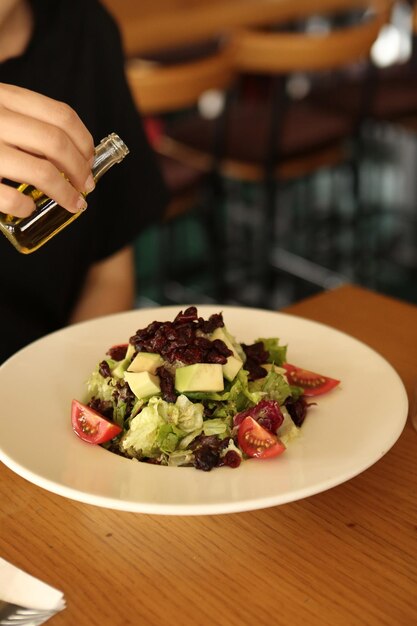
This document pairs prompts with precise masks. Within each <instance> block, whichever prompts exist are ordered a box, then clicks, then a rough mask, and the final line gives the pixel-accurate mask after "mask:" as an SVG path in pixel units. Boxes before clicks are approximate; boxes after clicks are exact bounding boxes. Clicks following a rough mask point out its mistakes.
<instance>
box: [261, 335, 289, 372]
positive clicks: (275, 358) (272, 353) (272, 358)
mask: <svg viewBox="0 0 417 626" xmlns="http://www.w3.org/2000/svg"><path fill="white" fill-rule="evenodd" d="M258 341H262V343H263V344H264V346H265V350H267V351H268V352H269V358H268V363H275V365H282V364H283V363H285V361H286V358H287V346H280V345H279V339H278V338H277V337H270V338H268V339H264V338H260V339H257V340H256V341H254V343H257V342H258Z"/></svg>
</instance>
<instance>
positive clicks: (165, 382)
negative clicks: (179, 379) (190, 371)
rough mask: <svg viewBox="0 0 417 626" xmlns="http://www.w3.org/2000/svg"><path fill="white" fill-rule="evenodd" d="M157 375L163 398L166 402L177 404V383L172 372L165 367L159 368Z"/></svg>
mask: <svg viewBox="0 0 417 626" xmlns="http://www.w3.org/2000/svg"><path fill="white" fill-rule="evenodd" d="M156 373H157V374H158V376H159V380H160V383H161V393H162V398H163V399H164V400H165V402H175V401H176V399H177V394H176V393H175V382H174V377H173V375H172V374H171V372H170V371H169V370H168V369H167V368H166V367H164V366H161V367H158V369H157V370H156Z"/></svg>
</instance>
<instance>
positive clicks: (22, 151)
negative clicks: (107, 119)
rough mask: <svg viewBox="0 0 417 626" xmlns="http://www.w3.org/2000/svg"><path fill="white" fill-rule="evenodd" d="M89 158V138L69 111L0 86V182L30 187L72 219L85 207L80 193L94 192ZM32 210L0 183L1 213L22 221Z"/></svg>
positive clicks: (53, 102) (60, 104) (30, 204)
mask: <svg viewBox="0 0 417 626" xmlns="http://www.w3.org/2000/svg"><path fill="white" fill-rule="evenodd" d="M93 153H94V144H93V139H92V137H91V135H90V133H89V132H88V130H87V129H86V127H85V126H84V124H83V123H82V122H81V120H80V118H79V117H78V115H77V114H76V113H75V111H74V110H73V109H71V108H70V107H69V106H68V105H66V104H64V103H63V102H58V101H56V100H53V99H51V98H48V97H46V96H43V95H40V94H38V93H35V92H33V91H29V90H27V89H22V88H20V87H15V86H13V85H6V84H4V83H0V181H1V179H2V178H8V179H9V180H12V181H15V182H17V183H27V184H30V185H33V186H34V187H36V188H37V189H40V190H42V191H43V192H44V193H45V194H46V195H47V196H49V197H50V198H52V199H53V200H55V202H57V203H58V204H59V205H60V206H62V207H64V208H65V209H67V210H68V211H70V212H72V213H76V212H78V211H80V210H83V209H85V207H86V206H87V204H86V202H85V198H84V196H83V195H81V193H80V192H90V191H92V190H93V189H94V181H93V178H92V175H91V165H92V162H93ZM62 173H64V174H65V176H63V175H62ZM34 208H35V204H34V202H33V200H32V199H31V198H30V197H29V196H26V195H24V194H22V193H20V192H19V191H17V189H14V188H13V187H11V186H10V185H6V184H4V183H1V182H0V211H1V212H2V213H7V214H9V215H14V216H16V217H26V216H27V215H29V214H30V213H31V212H32V211H33V210H34Z"/></svg>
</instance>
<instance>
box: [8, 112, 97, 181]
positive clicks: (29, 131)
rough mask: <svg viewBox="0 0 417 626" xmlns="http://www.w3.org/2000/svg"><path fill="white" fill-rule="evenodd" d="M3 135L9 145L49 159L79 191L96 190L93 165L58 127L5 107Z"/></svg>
mask: <svg viewBox="0 0 417 626" xmlns="http://www.w3.org/2000/svg"><path fill="white" fill-rule="evenodd" d="M0 107H1V105H0ZM0 138H1V140H2V141H3V142H5V143H6V144H8V145H9V146H15V147H18V148H19V149H20V150H24V151H25V152H29V153H31V154H34V155H38V156H41V157H43V158H45V159H48V160H49V161H50V162H51V163H52V164H53V165H55V167H56V168H57V170H58V171H60V172H65V175H66V176H67V178H68V179H69V180H70V182H71V183H72V185H73V186H74V187H75V188H76V189H78V190H79V191H82V192H88V193H89V192H90V191H92V190H93V188H94V181H93V178H92V175H91V168H90V164H89V163H88V162H87V161H86V159H85V157H84V156H83V155H82V154H81V153H80V151H79V150H78V148H77V147H76V146H75V144H74V143H73V142H72V141H71V139H70V137H69V136H68V135H67V134H66V133H65V132H64V131H63V130H61V129H60V128H58V127H57V126H53V125H52V124H49V123H47V122H40V121H39V120H37V119H33V118H28V117H27V116H25V115H22V114H20V113H15V112H14V111H9V110H8V109H5V108H3V107H1V110H0ZM25 180H26V179H25ZM26 182H27V181H26ZM30 182H33V181H30Z"/></svg>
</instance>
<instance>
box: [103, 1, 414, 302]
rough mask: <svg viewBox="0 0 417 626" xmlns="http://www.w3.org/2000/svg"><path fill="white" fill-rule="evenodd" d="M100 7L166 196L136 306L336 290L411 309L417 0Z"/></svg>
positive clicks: (286, 298)
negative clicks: (111, 21) (115, 37)
mask: <svg viewBox="0 0 417 626" xmlns="http://www.w3.org/2000/svg"><path fill="white" fill-rule="evenodd" d="M104 4H105V5H106V6H107V8H108V9H109V10H110V12H111V13H112V14H113V16H114V17H115V18H116V20H117V22H118V23H119V27H120V30H121V34H122V38H123V43H124V49H125V55H126V72H127V77H128V81H129V83H130V86H131V88H132V93H133V96H134V98H135V102H136V104H137V106H138V108H139V110H140V111H141V113H142V116H143V119H144V122H145V125H146V129H147V133H148V136H149V139H150V141H151V142H152V144H153V146H154V149H155V152H156V153H157V155H158V159H159V160H160V163H161V167H162V170H163V172H164V176H165V179H166V181H167V185H168V188H169V190H170V195H171V202H170V205H169V207H168V211H167V216H166V219H165V220H164V222H163V223H162V224H159V225H157V226H154V227H152V228H151V229H149V230H148V231H146V232H145V233H143V234H142V235H141V237H140V238H139V239H138V240H137V242H136V262H137V273H138V284H137V304H138V306H141V307H143V306H154V305H156V304H170V303H195V304H198V303H205V302H207V303H216V302H218V303H224V304H237V305H240V306H261V307H266V308H271V309H277V308H281V307H283V306H285V305H288V304H290V303H292V302H295V301H297V300H299V299H301V298H303V297H305V296H308V295H311V294H314V293H317V292H319V291H321V290H323V289H331V288H333V287H336V286H338V285H341V284H343V283H345V282H355V283H357V284H360V285H363V286H365V287H369V288H371V289H374V290H376V291H378V292H380V293H385V294H388V295H393V296H396V297H398V298H401V299H403V300H406V301H409V302H414V303H417V177H416V168H417V140H416V139H417V136H416V131H417V50H416V43H417V39H416V37H417V19H416V16H415V8H414V6H413V3H412V2H406V1H405V0H401V1H398V2H393V1H386V0H369V1H368V0H362V1H359V0H333V1H332V0H315V1H314V2H313V1H312V0H310V1H309V0H268V1H266V0H222V1H220V0H207V1H206V0H153V2H152V3H150V2H149V3H148V2H147V1H146V0H141V1H139V0H104ZM138 200H139V202H140V189H138Z"/></svg>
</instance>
